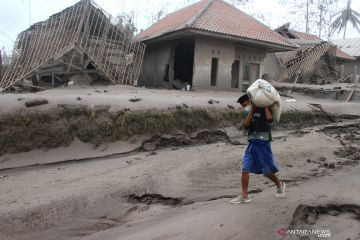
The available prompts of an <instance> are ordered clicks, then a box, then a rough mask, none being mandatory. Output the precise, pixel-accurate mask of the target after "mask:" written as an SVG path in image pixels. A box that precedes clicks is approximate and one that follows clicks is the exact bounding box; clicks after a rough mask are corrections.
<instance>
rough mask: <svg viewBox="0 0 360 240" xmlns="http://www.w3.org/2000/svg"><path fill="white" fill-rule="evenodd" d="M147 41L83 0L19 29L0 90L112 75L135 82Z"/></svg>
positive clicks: (123, 81)
mask: <svg viewBox="0 0 360 240" xmlns="http://www.w3.org/2000/svg"><path fill="white" fill-rule="evenodd" d="M144 51H145V45H144V44H143V43H140V42H138V41H137V40H136V39H135V37H134V36H133V34H132V33H131V32H129V31H128V30H126V29H124V28H123V27H122V25H121V23H120V22H118V20H116V18H112V17H111V16H110V14H108V13H107V12H105V11H104V10H103V9H101V8H100V7H99V6H97V5H96V4H95V3H94V2H93V1H91V0H81V1H79V2H78V3H76V4H75V5H73V6H71V7H68V8H66V9H65V10H63V11H61V12H59V13H56V14H54V15H52V16H50V17H49V19H47V20H46V21H43V22H38V23H35V24H33V25H32V26H30V27H29V28H28V29H26V30H25V31H23V32H21V33H20V34H19V35H18V37H17V39H16V42H15V45H14V49H13V55H12V60H11V63H10V65H9V66H8V68H7V70H6V72H5V74H4V76H3V78H2V79H1V81H0V91H4V90H7V89H9V88H10V87H11V86H13V85H16V84H18V85H19V84H20V85H21V84H22V83H23V82H24V81H28V82H31V83H32V84H33V85H35V86H38V85H41V86H51V87H54V86H67V85H70V84H68V83H69V82H71V83H74V84H75V85H77V84H78V85H87V84H91V83H92V82H94V81H97V80H99V81H101V80H105V81H111V82H112V83H114V84H120V85H135V84H136V82H137V79H138V76H139V73H140V68H141V64H142V60H143V55H144Z"/></svg>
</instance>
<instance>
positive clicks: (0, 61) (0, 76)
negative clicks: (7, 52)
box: [0, 50, 2, 80]
mask: <svg viewBox="0 0 360 240" xmlns="http://www.w3.org/2000/svg"><path fill="white" fill-rule="evenodd" d="M1 55H2V51H1V50H0V80H1V78H2V75H1V70H2V56H1Z"/></svg>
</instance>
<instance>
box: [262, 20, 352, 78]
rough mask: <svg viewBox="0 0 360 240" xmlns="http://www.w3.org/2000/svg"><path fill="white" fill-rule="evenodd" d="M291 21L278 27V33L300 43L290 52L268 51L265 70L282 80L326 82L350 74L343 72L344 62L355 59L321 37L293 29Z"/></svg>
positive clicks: (271, 75) (272, 76)
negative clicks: (273, 52) (271, 52)
mask: <svg viewBox="0 0 360 240" xmlns="http://www.w3.org/2000/svg"><path fill="white" fill-rule="evenodd" d="M289 25H290V24H289V23H287V24H285V25H283V26H281V27H279V28H277V29H275V31H276V32H277V33H279V34H280V35H282V36H284V37H286V38H288V39H289V40H290V41H291V42H292V43H294V44H297V45H298V46H299V48H298V49H296V50H293V51H287V52H277V53H275V54H268V55H267V56H266V59H265V63H264V73H265V75H266V76H267V78H269V79H274V80H277V81H280V82H294V83H308V84H325V83H333V82H335V81H342V80H345V79H347V77H348V76H346V75H345V74H342V73H341V65H339V63H342V62H352V61H354V60H355V59H354V58H353V57H351V56H349V55H348V54H346V53H345V52H343V51H341V50H340V49H338V48H337V47H336V46H335V45H334V44H332V43H330V42H327V41H324V40H322V39H321V38H319V37H317V36H315V35H312V34H306V33H302V32H298V31H294V30H290V29H289Z"/></svg>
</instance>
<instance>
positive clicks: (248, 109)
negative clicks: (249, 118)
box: [244, 105, 251, 115]
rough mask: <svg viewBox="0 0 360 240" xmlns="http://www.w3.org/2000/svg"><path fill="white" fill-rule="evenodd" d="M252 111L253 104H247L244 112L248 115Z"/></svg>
mask: <svg viewBox="0 0 360 240" xmlns="http://www.w3.org/2000/svg"><path fill="white" fill-rule="evenodd" d="M250 111H251V106H250V105H248V106H246V107H245V109H244V113H245V114H246V115H247V114H249V113H250Z"/></svg>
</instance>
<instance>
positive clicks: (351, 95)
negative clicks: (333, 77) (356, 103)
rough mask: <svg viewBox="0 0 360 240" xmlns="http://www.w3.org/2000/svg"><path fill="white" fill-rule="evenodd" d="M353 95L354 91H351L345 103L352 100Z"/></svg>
mask: <svg viewBox="0 0 360 240" xmlns="http://www.w3.org/2000/svg"><path fill="white" fill-rule="evenodd" d="M354 93H355V89H353V90H351V92H350V93H349V95H348V97H347V98H346V102H349V101H350V100H351V99H352V97H353V96H354Z"/></svg>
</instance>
